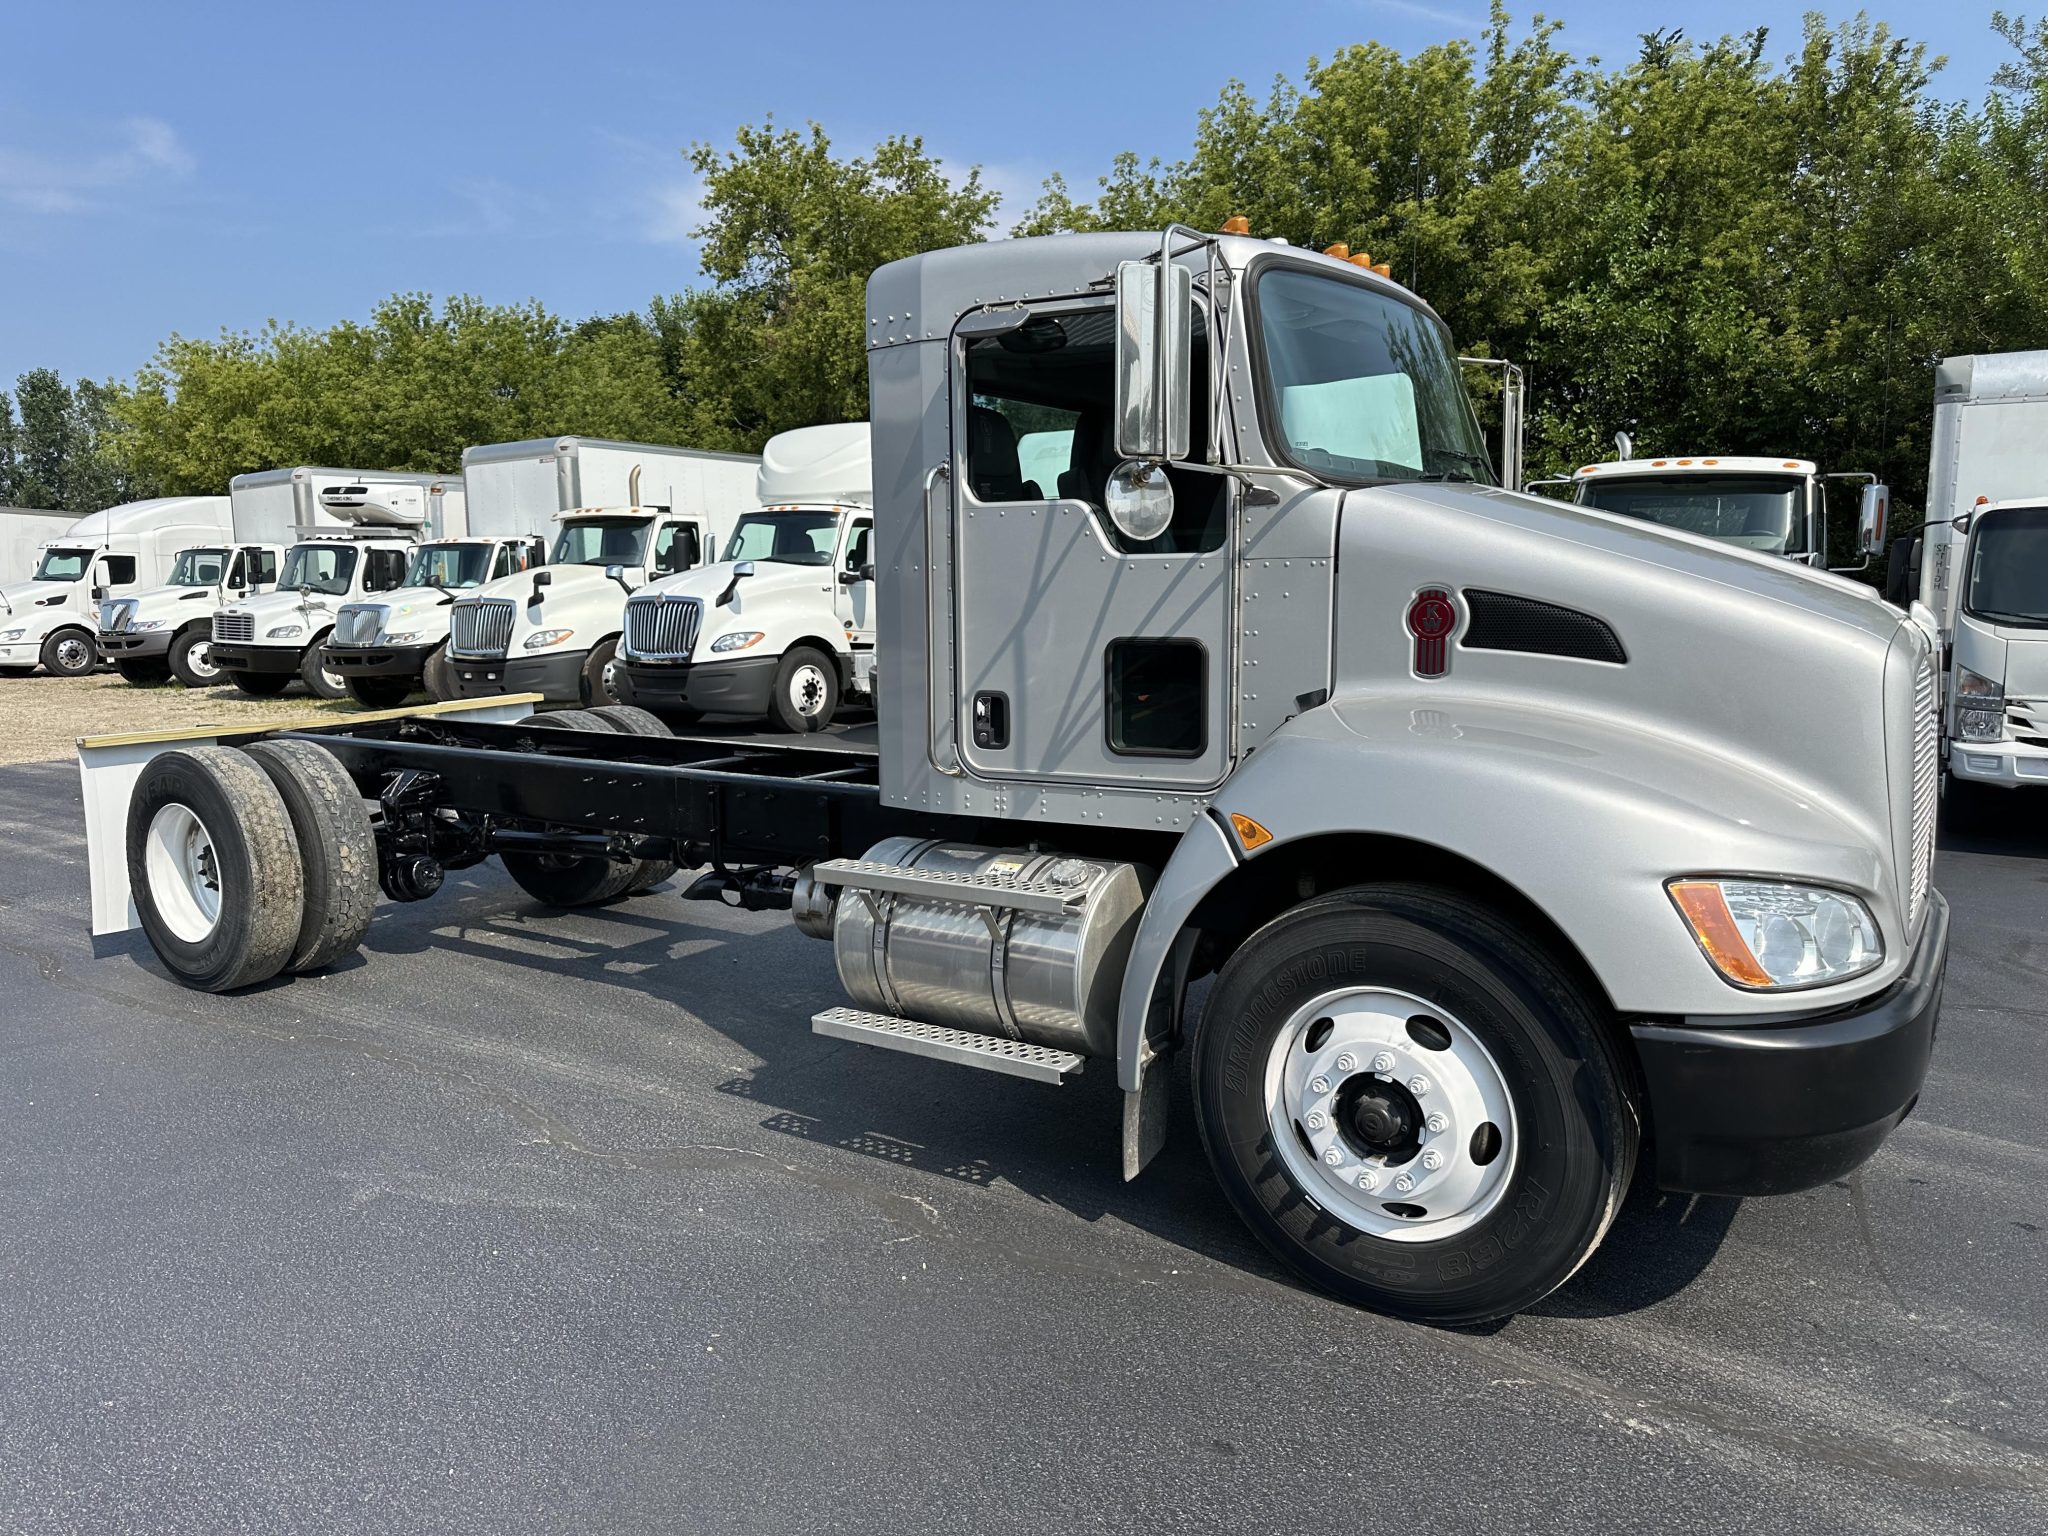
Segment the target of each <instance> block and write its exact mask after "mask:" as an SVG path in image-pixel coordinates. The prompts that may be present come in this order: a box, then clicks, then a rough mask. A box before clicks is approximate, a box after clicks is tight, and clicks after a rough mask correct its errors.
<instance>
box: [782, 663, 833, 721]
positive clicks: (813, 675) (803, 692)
mask: <svg viewBox="0 0 2048 1536" xmlns="http://www.w3.org/2000/svg"><path fill="white" fill-rule="evenodd" d="M789 691H790V695H791V697H792V698H793V699H794V701H795V703H796V707H797V713H799V714H803V715H815V714H816V713H817V712H818V711H819V710H821V709H823V708H824V707H825V674H824V673H822V672H820V671H819V670H818V669H817V668H816V667H798V668H797V669H796V675H795V676H794V677H792V678H791V679H790V681H789Z"/></svg>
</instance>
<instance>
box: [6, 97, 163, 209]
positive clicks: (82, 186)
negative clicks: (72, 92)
mask: <svg viewBox="0 0 2048 1536" xmlns="http://www.w3.org/2000/svg"><path fill="white" fill-rule="evenodd" d="M98 137H99V138H100V139H101V141H102V142H101V145H100V147H98V148H96V149H90V150H86V151H83V152H80V151H70V152H60V153H56V154H50V153H45V152H43V151H41V150H36V149H18V148H12V147H9V146H6V145H0V207H4V208H8V209H10V210H12V211H14V212H16V213H21V214H30V215H41V216H43V217H51V218H54V217H61V216H65V215H75V214H85V213H95V212H98V211H100V210H101V209H104V208H108V207H111V206H114V205H116V204H118V203H120V202H123V201H125V200H127V199H129V198H130V197H132V196H133V195H134V193H136V192H137V191H138V190H140V189H142V188H144V187H147V186H151V185H154V184H156V183H158V182H160V181H162V180H163V179H165V178H170V179H172V180H183V179H185V178H186V177H189V176H190V175H191V174H192V172H193V170H194V169H195V168H196V164H197V162H196V161H194V159H193V158H192V154H191V151H189V150H187V149H186V148H185V146H184V145H183V144H182V143H180V142H179V140H178V134H177V130H176V129H174V128H173V127H171V125H170V124H169V123H167V122H164V121H163V120H162V119H161V118H155V117H129V118H123V119H121V120H120V121H119V122H118V123H115V124H113V125H112V126H111V128H110V129H107V130H102V132H101V133H100V134H99V135H98Z"/></svg>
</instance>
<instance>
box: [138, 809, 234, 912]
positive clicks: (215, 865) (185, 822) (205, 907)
mask: <svg viewBox="0 0 2048 1536" xmlns="http://www.w3.org/2000/svg"><path fill="white" fill-rule="evenodd" d="M143 870H144V873H145V874H146V875H147V876H148V878H149V894H150V896H151V898H152V900H154V902H155V903H156V909H157V914H158V916H160V917H161V918H162V919H163V921H164V925H165V926H166V927H168V928H169V929H170V930H171V932H172V933H173V934H175V935H176V936H177V937H178V938H180V939H182V940H184V941H185V942H186V943H187V944H197V943H198V942H199V941H200V940H202V939H204V938H205V937H206V936H207V935H208V934H209V933H211V932H213V929H214V925H215V924H216V923H218V922H219V921H220V858H219V855H218V854H216V853H215V852H214V848H213V834H212V833H210V832H208V831H207V830H206V823H205V822H203V821H201V820H200V819H199V817H198V815H197V814H195V813H194V811H193V810H192V808H191V807H190V806H188V805H177V804H173V805H166V806H164V807H162V808H161V809H159V810H158V811H157V813H156V815H155V816H154V817H152V818H151V819H150V823H149V833H148V835H147V836H146V837H145V838H144V840H143Z"/></svg>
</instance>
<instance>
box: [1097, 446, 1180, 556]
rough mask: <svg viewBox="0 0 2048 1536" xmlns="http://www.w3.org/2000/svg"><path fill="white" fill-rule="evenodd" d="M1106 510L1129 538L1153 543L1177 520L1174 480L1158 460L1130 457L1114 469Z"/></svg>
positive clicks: (1106, 490) (1105, 490) (1106, 492)
mask: <svg viewBox="0 0 2048 1536" xmlns="http://www.w3.org/2000/svg"><path fill="white" fill-rule="evenodd" d="M1103 510H1105V511H1106V512H1108V513H1109V520H1110V522H1111V523H1113V524H1114V525H1115V526H1116V531H1117V532H1118V533H1120V534H1122V535H1123V536H1124V537H1125V538H1127V539H1129V540H1131V541H1132V542H1133V543H1136V544H1146V543H1150V542H1151V541H1152V540H1153V539H1156V538H1158V537H1159V535H1161V534H1162V533H1164V532H1166V530H1167V527H1168V526H1169V525H1170V524H1171V523H1172V522H1173V483H1172V482H1171V481H1170V480H1168V479H1167V478H1166V471H1165V470H1163V469H1161V468H1160V467H1159V466H1158V465H1157V464H1141V463H1139V462H1138V461H1137V460H1135V459H1131V460H1127V461H1126V462H1124V463H1122V464H1119V465H1117V467H1116V468H1115V469H1114V470H1112V471H1110V476H1109V483H1108V485H1106V486H1105V487H1103Z"/></svg>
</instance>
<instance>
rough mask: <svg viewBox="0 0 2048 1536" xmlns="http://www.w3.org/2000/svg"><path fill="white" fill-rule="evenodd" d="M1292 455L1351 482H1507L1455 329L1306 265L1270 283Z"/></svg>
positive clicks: (1286, 453)
mask: <svg viewBox="0 0 2048 1536" xmlns="http://www.w3.org/2000/svg"><path fill="white" fill-rule="evenodd" d="M1258 315H1259V333H1260V338H1261V341H1262V343H1263V346H1264V350H1265V360H1266V379H1267V387H1268V389H1269V391H1270V393H1271V395H1272V397H1273V398H1272V399H1271V401H1270V402H1269V406H1268V411H1267V415H1268V418H1269V419H1270V420H1272V421H1274V422H1277V424H1278V431H1279V433H1280V436H1281V438H1282V441H1281V442H1279V443H1277V444H1275V445H1274V446H1275V447H1277V448H1278V449H1279V450H1280V456H1281V457H1282V458H1283V459H1286V460H1289V461H1291V462H1292V463H1294V464H1297V465H1299V466H1300V467H1301V468H1303V469H1307V470H1311V471H1313V472H1314V473H1316V474H1319V475H1326V476H1329V477H1331V478H1334V479H1339V480H1472V481H1477V482H1480V483H1481V484H1485V485H1492V484H1494V483H1495V481H1494V475H1493V470H1492V468H1491V466H1490V464H1489V463H1488V460H1487V457H1486V445H1485V442H1484V441H1483V440H1482V438H1481V437H1480V435H1479V423H1478V421H1477V420H1476V419H1475V418H1474V417H1473V415H1472V402H1471V400H1470V398H1469V397H1468V396H1467V395H1466V393H1465V382H1464V379H1463V377H1462V376H1461V375H1460V374H1459V372H1458V361H1457V356H1456V354H1455V353H1453V352H1452V350H1451V344H1450V338H1449V337H1448V336H1447V335H1446V334H1445V333H1444V330H1443V327H1442V326H1440V325H1438V324H1437V323H1436V322H1435V321H1433V320H1431V319H1430V318H1429V316H1427V315H1425V314H1423V313H1422V312H1421V311H1420V310H1418V309H1416V308H1414V307H1413V306H1412V305H1409V304H1405V303H1403V302H1401V301H1400V300H1398V299H1394V298H1390V297H1388V296H1387V295H1385V294H1381V293H1378V292H1375V291H1374V290H1372V289H1370V288H1366V287H1364V286H1362V285H1360V284H1356V283H1349V282H1344V281H1341V280H1339V279H1335V278H1330V277H1323V276H1319V275H1318V274H1316V273H1313V272H1303V271H1300V270H1297V269H1294V268H1288V267H1281V268H1274V269H1271V270H1269V271H1267V272H1266V273H1265V274H1264V275H1263V276H1262V277H1261V278H1260V279H1259V286H1258Z"/></svg>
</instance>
